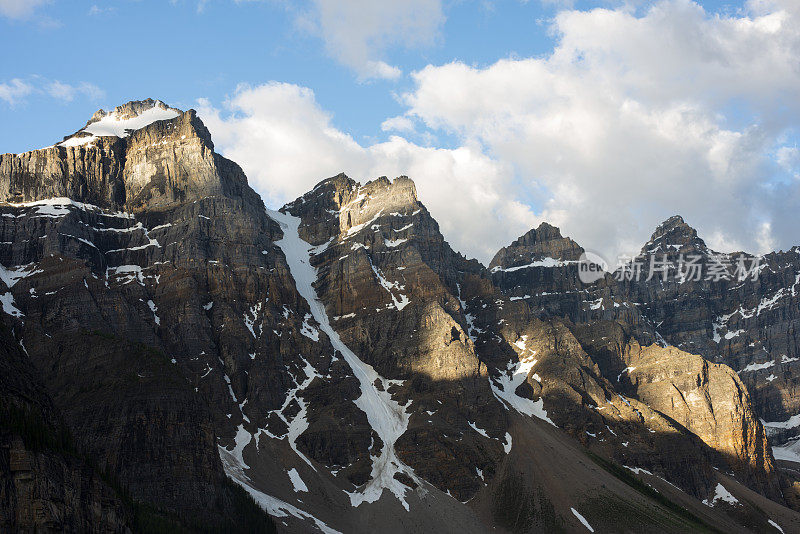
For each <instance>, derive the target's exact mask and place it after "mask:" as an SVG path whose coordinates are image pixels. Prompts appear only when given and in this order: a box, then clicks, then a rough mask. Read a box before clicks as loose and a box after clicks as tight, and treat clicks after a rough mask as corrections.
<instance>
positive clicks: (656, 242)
mask: <svg viewBox="0 0 800 534" xmlns="http://www.w3.org/2000/svg"><path fill="white" fill-rule="evenodd" d="M707 250H708V249H707V247H706V244H705V242H704V241H703V240H702V239H700V238H699V237H698V236H697V230H695V229H694V228H692V227H691V226H689V225H688V224H686V221H684V220H683V217H681V216H680V215H673V216H672V217H670V218H669V219H667V220H665V221H664V222H662V223H661V224H659V225H658V226H657V227H656V229H655V231H654V232H653V235H652V236H650V241H648V242H647V243H646V244H645V245H644V247H642V253H643V254H652V253H655V252H663V253H670V252H677V251H682V252H687V251H688V252H701V253H705V252H707Z"/></svg>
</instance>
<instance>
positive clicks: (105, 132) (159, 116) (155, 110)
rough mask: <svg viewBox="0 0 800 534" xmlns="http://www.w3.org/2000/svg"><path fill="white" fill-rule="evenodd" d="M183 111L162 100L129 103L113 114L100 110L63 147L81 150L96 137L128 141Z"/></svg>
mask: <svg viewBox="0 0 800 534" xmlns="http://www.w3.org/2000/svg"><path fill="white" fill-rule="evenodd" d="M180 113H181V112H180V110H177V109H174V108H170V107H169V106H167V105H166V104H164V103H163V102H161V101H160V100H144V101H136V102H129V103H127V104H125V105H123V106H119V107H117V108H114V110H113V111H111V112H106V111H104V110H102V109H101V110H99V111H98V112H97V113H95V114H94V116H93V117H92V119H91V120H90V121H89V123H88V124H87V125H86V126H85V127H84V128H82V129H81V130H78V132H76V133H75V134H73V135H72V136H71V137H69V138H67V139H65V140H64V141H62V142H61V143H59V145H60V146H80V145H87V144H91V143H92V142H94V140H95V139H96V138H97V137H128V135H130V133H131V132H132V131H135V130H141V129H142V128H144V127H146V126H149V125H150V124H152V123H154V122H156V121H162V120H169V119H174V118H175V117H177V116H178V115H180Z"/></svg>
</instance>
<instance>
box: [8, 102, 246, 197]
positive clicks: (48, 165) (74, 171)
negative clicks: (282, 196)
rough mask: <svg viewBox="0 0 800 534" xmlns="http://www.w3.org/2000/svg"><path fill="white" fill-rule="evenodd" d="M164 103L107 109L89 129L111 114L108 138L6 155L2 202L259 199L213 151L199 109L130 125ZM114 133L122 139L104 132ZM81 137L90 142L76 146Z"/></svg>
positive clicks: (87, 137)
mask: <svg viewBox="0 0 800 534" xmlns="http://www.w3.org/2000/svg"><path fill="white" fill-rule="evenodd" d="M148 105H149V106H150V107H147V106H148ZM159 105H160V106H163V104H161V103H157V102H153V101H143V102H137V103H133V104H131V103H129V104H127V105H125V106H120V107H118V108H116V109H115V110H114V111H113V112H111V113H108V114H106V113H105V112H103V110H100V111H99V112H98V113H97V114H95V117H93V119H92V121H90V122H89V123H88V124H87V128H89V127H91V126H92V125H93V124H98V122H97V119H98V118H99V119H100V120H102V119H103V118H105V119H108V121H109V124H110V125H111V126H113V127H115V128H110V129H108V130H103V131H101V132H99V134H101V135H87V134H86V132H84V131H79V132H78V133H77V134H75V135H76V136H78V135H79V134H84V135H82V136H80V137H68V138H67V139H66V140H65V141H63V142H62V143H59V144H57V145H54V146H51V147H48V148H44V149H40V150H34V151H32V152H26V153H23V154H4V155H2V156H0V199H2V200H5V201H8V202H28V201H33V200H39V199H45V198H55V197H69V198H71V199H73V200H80V201H83V202H87V203H90V204H94V205H97V206H100V207H102V208H110V209H120V210H126V211H130V212H136V211H139V210H142V209H144V208H147V209H153V208H163V207H167V206H170V205H175V204H179V203H181V202H185V201H187V200H194V199H197V198H200V197H207V196H214V195H227V196H251V197H254V196H256V195H255V193H254V192H253V191H252V190H250V188H249V187H247V181H246V178H245V177H244V174H243V173H242V172H241V170H240V169H239V168H238V166H237V165H236V164H234V163H232V162H230V161H229V160H226V159H224V158H222V157H221V156H219V155H217V154H215V153H214V145H213V143H212V142H211V136H210V134H209V133H208V130H207V129H206V128H205V126H204V125H203V123H202V122H201V121H200V120H199V119H198V118H197V114H196V112H195V111H194V110H189V111H187V112H181V111H179V110H171V111H172V113H170V114H167V115H155V116H153V117H150V119H158V117H165V116H166V117H170V116H171V117H172V118H169V119H160V120H154V121H153V122H150V123H147V121H148V120H150V119H146V120H144V121H142V122H141V123H134V124H133V125H132V126H140V125H141V124H144V126H141V127H139V128H138V129H134V130H125V129H124V126H126V123H125V121H126V117H130V116H131V115H132V114H135V113H136V111H137V110H138V111H139V112H141V113H145V112H146V111H148V110H154V109H161V108H159ZM164 107H165V106H164ZM128 120H129V119H128ZM93 121H94V122H93ZM119 124H121V125H122V126H117V125H119ZM120 129H122V131H119V130H120ZM114 131H116V133H118V134H119V135H121V137H118V136H117V135H105V134H109V133H112V132H114ZM74 139H79V140H88V141H86V142H84V143H83V144H70V141H71V140H74ZM249 200H251V201H255V199H254V198H251V199H249Z"/></svg>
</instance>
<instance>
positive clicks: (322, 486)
mask: <svg viewBox="0 0 800 534" xmlns="http://www.w3.org/2000/svg"><path fill="white" fill-rule="evenodd" d="M309 157H313V154H311V155H309ZM422 200H424V199H422ZM422 200H421V199H420V198H418V195H417V191H416V187H415V185H414V182H413V181H412V180H411V179H409V178H408V177H405V176H401V177H397V178H394V179H388V178H386V177H379V178H376V179H374V180H372V181H369V182H367V183H365V184H360V183H358V182H356V181H355V180H353V179H351V178H349V177H347V176H345V175H344V174H339V175H337V176H334V177H331V178H328V179H325V180H322V181H321V182H319V183H318V184H317V185H316V186H315V187H314V188H313V189H312V190H311V191H309V192H307V193H306V194H304V195H303V196H301V197H299V198H297V199H296V200H294V201H292V202H290V203H288V204H286V205H285V206H283V207H282V208H280V209H279V210H276V211H273V210H270V209H267V208H266V207H265V205H264V203H263V201H262V200H261V198H260V197H259V195H258V194H257V193H256V192H255V191H254V190H253V189H252V188H251V187H250V186H249V185H248V183H247V178H246V176H245V173H244V172H243V171H242V169H241V168H240V167H239V166H238V165H237V164H236V163H234V162H233V161H230V160H228V159H226V158H225V157H223V156H221V155H219V154H217V153H216V152H215V151H214V144H213V142H212V139H211V135H210V133H209V131H208V130H207V129H206V127H205V126H204V125H203V123H202V121H201V120H200V119H199V118H198V116H197V114H196V112H195V111H194V110H188V111H182V110H179V109H175V108H171V107H169V106H167V105H166V104H164V103H162V102H160V101H156V100H150V99H148V100H144V101H133V102H129V103H127V104H124V105H122V106H119V107H117V108H115V109H114V110H112V111H110V112H106V111H103V110H100V111H98V112H97V113H95V114H94V115H93V116H92V117H91V119H90V120H89V121H88V122H87V124H86V126H84V127H83V128H81V129H80V130H78V131H77V132H76V133H74V134H72V135H69V136H67V137H65V138H64V139H63V140H62V141H61V142H59V143H57V144H55V145H53V146H50V147H47V148H43V149H39V150H33V151H30V152H25V153H22V154H4V155H1V156H0V280H1V281H0V303H1V304H2V313H0V338H2V343H0V400H2V402H0V531H4V532H5V531H23V532H34V531H35V532H46V531H53V532H64V531H66V532H181V531H186V532H195V531H198V532H274V531H276V530H277V531H279V532H324V533H333V532H343V533H350V532H387V533H391V532H459V533H466V532H511V533H527V532H587V531H589V532H631V533H634V532H642V533H645V532H646V533H652V532H786V533H789V532H800V513H798V512H799V511H800V391H797V389H796V388H797V384H798V379H799V378H800V365H798V363H800V351H799V350H798V342H799V341H800V340H798V327H799V326H800V295H798V291H800V248H798V247H795V248H793V249H791V250H789V251H786V252H783V251H780V252H773V253H770V254H767V255H765V256H757V257H756V256H752V255H747V254H744V253H741V254H740V253H735V254H720V253H718V252H715V251H713V250H711V249H709V248H708V247H707V246H706V244H705V242H704V241H703V240H702V239H701V238H700V237H699V236H698V234H697V232H696V231H695V230H694V229H693V228H692V227H691V226H689V225H688V224H687V223H686V222H685V221H684V220H683V219H682V218H681V217H679V216H675V217H672V218H670V219H668V220H667V221H665V222H664V223H663V224H661V225H660V226H658V228H656V229H655V231H654V233H653V235H652V238H651V239H650V241H648V242H647V243H645V244H644V245H643V247H642V249H641V252H640V254H639V256H637V257H636V258H630V259H629V260H630V261H629V262H628V263H627V264H624V265H622V266H621V267H620V268H619V269H617V270H616V271H614V270H612V269H608V270H607V271H606V272H605V273H603V274H601V275H600V276H599V277H598V279H596V280H594V281H592V282H590V283H587V282H586V281H584V280H583V279H582V276H581V268H582V265H583V264H582V261H583V260H582V258H585V257H586V251H585V250H584V249H583V248H582V247H581V246H580V245H579V244H578V243H576V242H575V241H573V240H572V239H570V238H568V237H563V236H562V235H561V232H560V231H559V229H558V228H555V227H553V226H551V225H548V224H546V223H543V224H541V225H540V226H539V227H538V228H535V229H532V230H530V231H529V232H528V233H526V234H525V235H523V236H521V237H520V238H519V239H517V240H516V241H514V242H513V243H510V244H509V245H508V246H506V247H504V248H502V249H501V250H500V251H498V252H497V254H496V255H495V257H494V258H493V259H492V261H491V262H490V264H489V265H488V266H484V265H482V264H481V263H479V262H478V261H476V260H470V259H468V258H466V257H464V256H463V255H461V254H459V253H458V252H456V251H454V250H453V249H452V248H451V247H450V245H449V244H448V243H447V241H446V240H445V239H444V237H443V235H442V233H441V232H440V229H439V225H438V224H437V222H436V220H435V219H434V218H433V216H432V215H431V214H430V212H429V211H428V210H427V209H426V207H425V205H424V204H423V202H422ZM654 258H656V259H658V260H659V262H660V263H659V265H662V266H663V265H668V266H669V267H667V268H665V269H663V271H658V272H657V273H655V275H653V273H652V272H649V273H648V272H647V271H648V268H650V270H651V271H652V267H653V265H654V263H653V262H654ZM686 258H693V261H695V262H698V263H699V264H701V265H704V266H706V267H708V266H709V265H711V266H712V267H713V266H719V265H724V266H726V267H727V268H728V271H730V272H731V273H733V271H734V268H735V266H736V265H737V264H738V263H739V262H741V261H742V259H744V261H745V262H746V264H747V265H748V266H749V268H750V271H749V272H748V273H747V274H748V276H746V277H741V276H738V277H737V276H726V277H720V276H711V277H707V276H698V277H692V276H686V271H685V270H681V264H682V262H684V260H685V259H686ZM634 265H639V266H641V268H642V270H643V273H644V276H627V275H626V272H628V273H630V271H631V266H634ZM704 274H705V273H704Z"/></svg>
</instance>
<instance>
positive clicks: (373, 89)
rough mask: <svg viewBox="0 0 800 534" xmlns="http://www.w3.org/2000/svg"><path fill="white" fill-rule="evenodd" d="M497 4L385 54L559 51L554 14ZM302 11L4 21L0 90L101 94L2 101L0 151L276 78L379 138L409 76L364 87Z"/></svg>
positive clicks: (152, 4)
mask: <svg viewBox="0 0 800 534" xmlns="http://www.w3.org/2000/svg"><path fill="white" fill-rule="evenodd" d="M499 4H500V3H498V5H492V3H490V2H453V3H451V7H450V8H449V9H448V11H447V21H446V22H445V24H444V27H443V32H442V34H441V35H440V36H438V37H437V38H436V40H435V43H434V44H433V46H430V47H425V48H424V49H422V48H420V47H415V48H413V49H404V48H403V47H397V48H393V49H391V50H389V51H387V54H386V57H387V59H388V61H389V62H390V63H391V64H393V65H399V66H400V67H401V68H402V69H403V70H404V71H405V72H406V73H408V72H411V71H413V70H416V69H419V68H422V67H424V66H425V65H427V64H429V63H445V62H448V61H451V60H454V59H458V60H462V61H466V62H468V63H478V64H485V63H490V62H494V61H496V60H497V59H498V58H501V57H506V56H509V55H514V54H516V55H521V56H528V55H538V54H543V53H546V52H547V51H548V50H550V49H552V43H553V39H552V37H551V36H549V35H548V34H547V31H546V27H544V26H543V25H541V24H537V20H540V19H542V18H546V17H550V16H552V15H553V13H554V11H555V9H554V7H553V6H552V5H551V6H543V5H542V4H540V3H538V2H527V3H524V2H507V3H504V4H503V5H502V6H501V5H499ZM198 6H201V8H200V9H198ZM95 7H96V8H97V9H93V8H95ZM303 9H307V7H306V6H304V5H299V6H297V7H295V8H288V7H287V6H286V5H284V4H283V3H282V2H279V1H274V2H272V1H265V2H241V3H236V2H232V1H227V0H223V1H219V0H218V1H210V2H205V3H203V4H199V3H198V2H196V1H191V0H182V1H177V2H166V1H146V0H143V1H130V0H121V1H109V2H103V3H99V2H96V1H88V2H81V1H70V2H65V1H60V2H52V3H49V4H45V5H42V6H41V7H39V8H38V9H37V10H36V11H35V12H34V13H33V14H32V15H31V16H30V17H26V18H23V19H21V20H20V19H10V18H0V45H1V48H2V50H3V52H2V54H3V61H2V67H0V69H2V70H1V71H0V83H1V82H8V81H9V80H11V79H13V78H21V79H22V80H24V81H26V82H29V83H31V84H33V85H46V84H47V83H48V82H52V81H60V82H63V83H68V84H71V85H79V84H80V83H81V82H88V83H92V84H94V85H96V86H97V87H98V88H99V89H101V90H102V95H101V96H95V97H85V96H76V97H74V99H73V100H71V101H70V100H66V99H58V98H52V97H50V96H49V95H47V94H33V95H30V96H28V97H26V98H25V99H23V100H21V101H20V102H18V103H15V104H13V105H11V104H9V103H8V102H0V120H1V121H2V122H3V124H13V125H14V128H13V129H8V128H4V129H3V130H2V131H0V150H2V151H3V152H20V151H23V150H29V149H30V148H32V147H39V146H46V145H48V144H51V143H52V142H54V141H56V140H58V139H60V137H61V136H63V135H66V134H67V133H71V132H72V131H74V130H75V129H77V128H79V127H80V126H82V125H83V123H84V122H85V121H86V120H87V119H88V117H89V116H90V115H91V112H93V111H94V110H95V109H96V108H100V107H103V108H108V107H114V106H115V105H118V104H119V103H122V102H125V101H128V100H132V99H140V98H146V97H152V98H160V99H162V100H164V101H165V102H168V103H170V104H171V105H174V106H178V107H182V108H189V107H193V106H194V105H195V101H196V99H197V98H200V97H205V98H209V99H211V100H213V101H221V100H223V99H224V98H225V97H226V95H229V94H231V93H232V92H233V91H234V90H235V88H236V86H237V85H238V84H239V83H250V84H259V83H263V82H267V81H271V80H277V81H281V82H288V83H293V84H299V85H302V86H305V87H309V88H312V89H313V90H314V91H315V93H316V95H317V100H318V101H319V103H320V104H321V105H322V106H323V107H324V108H325V109H327V110H330V111H331V112H332V113H333V114H334V122H335V124H336V126H338V127H340V128H342V129H343V130H345V131H348V132H350V133H352V134H353V135H354V136H356V137H360V138H365V139H368V138H369V139H371V138H376V137H378V138H384V137H385V134H383V133H382V132H381V130H380V124H381V122H382V121H383V120H384V119H385V118H386V117H388V116H391V115H396V114H398V113H401V112H402V106H401V105H400V104H399V103H398V102H397V101H396V99H395V98H394V97H393V93H395V92H398V91H402V90H403V89H404V88H405V87H407V86H408V79H407V77H406V79H401V80H396V81H385V80H372V81H368V82H365V81H363V80H361V81H360V80H359V79H358V76H357V74H355V73H354V72H353V70H352V69H350V68H348V67H347V66H344V65H342V64H341V63H339V62H337V61H336V60H335V59H334V58H332V57H331V54H329V53H328V52H327V51H326V49H325V45H324V43H323V42H322V40H321V39H320V38H319V37H318V36H316V35H314V34H312V33H310V32H309V31H307V30H305V29H303V28H302V27H299V26H298V24H297V23H296V21H295V18H296V17H295V16H296V10H303ZM65 52H66V53H65ZM38 77H41V80H39V81H37V78H38Z"/></svg>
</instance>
